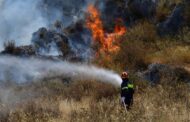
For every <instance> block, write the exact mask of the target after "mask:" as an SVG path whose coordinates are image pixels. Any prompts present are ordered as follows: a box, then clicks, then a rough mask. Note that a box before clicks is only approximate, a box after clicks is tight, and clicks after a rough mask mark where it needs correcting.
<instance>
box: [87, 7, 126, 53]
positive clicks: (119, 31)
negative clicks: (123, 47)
mask: <svg viewBox="0 0 190 122" xmlns="http://www.w3.org/2000/svg"><path fill="white" fill-rule="evenodd" d="M88 12H89V14H90V16H89V17H88V19H87V27H88V28H89V29H90V30H91V32H92V35H93V40H95V41H98V43H99V44H100V46H101V48H100V52H116V51H118V50H119V49H120V48H119V46H117V45H116V44H115V43H116V40H117V37H119V36H122V35H123V34H125V32H126V28H125V27H123V26H122V25H119V24H118V25H116V26H115V29H114V32H113V33H105V32H104V29H103V23H102V20H101V19H100V13H99V11H98V10H97V9H96V8H95V7H94V6H93V5H90V6H89V7H88Z"/></svg>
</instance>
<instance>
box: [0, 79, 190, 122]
mask: <svg viewBox="0 0 190 122" xmlns="http://www.w3.org/2000/svg"><path fill="white" fill-rule="evenodd" d="M55 83H57V84H59V85H61V86H62V89H60V90H61V91H62V94H61V92H60V93H57V94H54V96H52V94H51V93H53V92H55V91H54V90H55V89H57V86H59V85H50V84H52V83H50V84H48V83H47V86H46V85H44V84H43V85H42V84H41V85H42V86H41V87H42V88H44V89H45V88H46V91H47V92H46V93H47V94H48V95H47V96H43V95H41V97H38V98H35V99H32V100H31V101H30V102H25V103H24V104H20V105H17V106H18V107H17V108H16V109H14V110H11V111H9V112H7V114H6V115H4V116H3V117H1V119H0V121H2V122H12V121H14V122H46V121H49V122H62V121H71V122H76V121H79V122H87V121H92V122H96V121H103V122H108V121H114V122H119V121H137V122H138V121H139V122H140V121H143V122H147V121H156V122H160V121H167V122H173V121H174V122H180V121H190V88H189V86H188V85H187V84H185V83H173V84H172V83H171V85H170V86H169V85H168V84H164V83H163V84H162V85H157V86H154V87H151V86H149V85H148V84H146V82H140V81H136V82H135V84H136V92H135V97H134V105H133V107H132V109H131V110H130V111H129V112H125V110H124V109H123V107H122V106H121V104H120V101H119V92H118V91H117V89H116V88H115V87H113V86H110V85H109V84H104V83H100V82H87V81H86V82H84V81H79V82H75V83H73V84H72V85H71V86H70V87H67V86H66V85H64V84H62V82H61V81H56V82H55ZM37 86H39V85H37ZM76 86H78V87H77V89H76ZM54 87H55V88H54ZM52 89H54V90H52ZM71 91H73V92H71ZM66 94H70V96H72V97H73V98H72V97H68V96H67V95H66ZM74 94H81V96H77V97H76V96H75V95H74ZM65 95H66V96H65ZM73 95H74V96H73ZM97 96H98V97H97ZM109 96H111V97H109ZM78 98H80V100H78Z"/></svg>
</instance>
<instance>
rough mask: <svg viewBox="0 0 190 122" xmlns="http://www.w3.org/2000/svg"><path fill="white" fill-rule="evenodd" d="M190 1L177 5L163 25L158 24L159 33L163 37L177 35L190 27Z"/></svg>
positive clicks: (184, 0) (186, 0) (185, 0)
mask: <svg viewBox="0 0 190 122" xmlns="http://www.w3.org/2000/svg"><path fill="white" fill-rule="evenodd" d="M189 21H190V1H189V0H183V2H182V3H181V4H179V5H177V6H176V7H175V8H174V10H173V12H172V13H171V15H170V16H169V17H168V18H167V19H166V20H165V21H164V22H162V23H159V24H158V32H159V34H160V35H161V36H164V35H175V34H176V33H178V32H179V31H180V29H181V28H182V27H184V26H190V25H189Z"/></svg>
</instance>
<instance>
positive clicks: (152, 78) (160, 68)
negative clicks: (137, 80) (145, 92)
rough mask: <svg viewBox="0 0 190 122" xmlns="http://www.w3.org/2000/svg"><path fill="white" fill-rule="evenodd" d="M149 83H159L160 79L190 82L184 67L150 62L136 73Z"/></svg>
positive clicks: (189, 75)
mask: <svg viewBox="0 0 190 122" xmlns="http://www.w3.org/2000/svg"><path fill="white" fill-rule="evenodd" d="M138 75H139V76H140V77H141V78H143V79H144V80H147V81H149V82H150V83H153V84H155V83H159V82H160V81H161V80H162V79H165V80H167V81H182V82H190V73H189V72H188V71H187V70H185V69H184V68H180V67H173V66H169V65H164V64H150V65H149V66H148V69H147V70H146V71H144V72H141V73H139V74H138Z"/></svg>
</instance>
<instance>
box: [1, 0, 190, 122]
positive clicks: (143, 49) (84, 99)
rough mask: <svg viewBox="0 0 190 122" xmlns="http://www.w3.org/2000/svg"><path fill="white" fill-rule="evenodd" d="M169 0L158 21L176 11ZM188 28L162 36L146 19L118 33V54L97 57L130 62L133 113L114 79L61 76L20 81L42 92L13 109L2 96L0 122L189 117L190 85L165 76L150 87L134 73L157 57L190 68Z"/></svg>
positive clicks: (120, 64) (174, 121)
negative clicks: (67, 80)
mask: <svg viewBox="0 0 190 122" xmlns="http://www.w3.org/2000/svg"><path fill="white" fill-rule="evenodd" d="M168 2H169V1H168V0H160V3H159V7H158V10H157V11H158V12H157V15H156V16H157V20H158V21H163V19H165V18H166V17H167V16H168V14H169V13H170V12H171V10H172V9H171V7H172V5H173V4H178V3H179V2H180V0H172V1H171V2H170V4H166V3H168ZM187 9H188V8H187ZM188 14H189V12H188V11H187V12H186V15H188ZM188 17H189V16H187V17H186V19H189V18H188ZM189 29H190V28H189V27H184V29H183V30H181V32H180V33H179V34H178V35H175V36H168V37H159V36H158V35H157V32H156V27H155V25H154V24H152V23H150V22H148V21H147V20H141V21H139V22H138V24H136V25H135V26H134V27H132V28H128V30H127V32H126V34H125V35H123V36H122V37H121V38H119V42H120V43H119V44H118V45H119V47H120V51H119V52H118V53H114V54H112V55H110V57H108V58H106V56H105V55H103V56H102V58H101V59H95V61H94V62H93V63H95V65H101V66H103V67H107V68H110V69H113V70H115V71H117V72H121V71H122V70H125V68H126V67H128V68H129V70H130V71H131V74H130V75H131V79H132V80H134V82H135V86H136V91H135V96H134V104H133V106H132V109H131V110H130V111H128V112H126V111H125V110H124V109H123V106H122V105H121V104H120V100H119V99H120V97H119V92H120V90H119V89H118V88H116V87H114V86H112V85H110V84H106V83H101V82H97V81H75V82H72V83H70V84H67V83H65V82H64V81H63V80H61V79H55V80H50V81H49V80H48V81H47V80H44V81H41V82H36V83H33V84H29V85H28V86H27V87H26V86H19V87H18V86H16V87H15V88H14V91H15V93H17V92H22V91H23V90H26V89H28V88H30V89H32V91H35V92H36V93H38V95H36V96H34V97H32V98H31V99H29V100H26V101H23V102H20V103H18V104H15V105H13V106H14V107H12V106H11V107H12V108H10V105H6V104H2V103H1V101H0V122H48V121H49V122H62V121H71V122H76V121H77V122H78V121H79V122H85V121H87V122H88V121H90V122H96V121H103V122H108V121H114V122H120V121H121V122H122V121H135V122H136V121H137V122H141V121H142V122H147V121H153V122H162V121H166V122H180V121H183V122H186V121H190V87H189V84H187V83H184V82H181V81H176V82H174V81H170V78H165V79H162V81H161V83H160V84H158V85H155V86H151V85H149V83H148V82H146V81H142V80H141V79H138V77H137V76H135V75H133V72H136V71H138V70H143V69H146V68H147V66H148V64H151V63H155V62H157V63H164V64H170V65H174V66H182V67H186V68H187V69H189V63H190V45H189V41H190V31H189ZM5 49H7V50H14V43H12V42H8V43H7V44H5ZM103 57H105V58H103ZM108 62H109V63H108ZM39 93H40V94H39Z"/></svg>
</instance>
